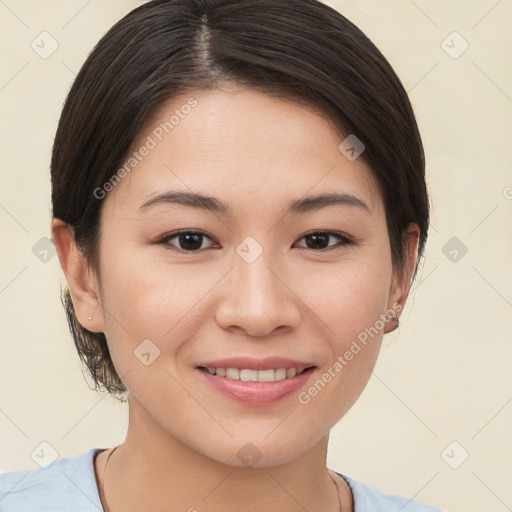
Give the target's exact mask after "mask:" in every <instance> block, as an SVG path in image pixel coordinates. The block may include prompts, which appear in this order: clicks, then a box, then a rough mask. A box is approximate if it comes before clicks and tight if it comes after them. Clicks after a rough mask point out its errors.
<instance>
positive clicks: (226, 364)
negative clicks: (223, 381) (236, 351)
mask: <svg viewBox="0 0 512 512" xmlns="http://www.w3.org/2000/svg"><path fill="white" fill-rule="evenodd" d="M198 366H202V367H204V368H238V369H239V370H243V369H250V370H271V369H274V368H275V369H278V368H287V369H288V368H295V369H296V370H297V371H300V370H303V369H304V368H308V367H309V366H315V365H314V364H313V363H310V362H304V361H297V360H294V359H289V358H287V357H266V358H265V359H254V358H252V357H229V358H227V359H215V360H214V361H205V362H202V363H200V364H198Z"/></svg>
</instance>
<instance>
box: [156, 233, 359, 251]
mask: <svg viewBox="0 0 512 512" xmlns="http://www.w3.org/2000/svg"><path fill="white" fill-rule="evenodd" d="M180 235H199V236H202V237H204V238H207V239H209V240H211V241H212V242H213V241H214V240H213V238H212V237H211V236H209V235H207V234H206V233H204V232H203V231H194V230H183V231H175V232H174V233H169V234H167V235H164V236H163V237H162V238H160V239H159V240H157V241H156V242H155V244H161V245H167V246H168V247H169V248H170V249H172V250H176V251H178V252H183V253H189V254H198V253H200V252H203V251H206V250H209V249H212V248H211V247H208V248H207V249H196V250H193V251H187V250H186V249H180V248H179V247H176V246H173V245H172V244H170V243H169V242H170V240H172V239H174V238H177V237H179V236H180ZM312 235H327V236H328V237H331V236H332V237H336V238H338V239H339V240H340V241H341V244H336V245H334V246H331V247H327V248H323V249H313V248H310V247H301V249H305V250H308V251H314V252H326V251H329V250H332V249H334V248H336V247H342V246H346V245H351V244H353V243H355V241H354V240H352V239H350V238H349V237H348V236H346V235H344V234H343V233H339V232H338V231H310V232H309V233H306V234H304V235H302V236H301V237H300V238H299V240H302V239H303V238H306V237H308V236H312ZM201 245H202V244H201Z"/></svg>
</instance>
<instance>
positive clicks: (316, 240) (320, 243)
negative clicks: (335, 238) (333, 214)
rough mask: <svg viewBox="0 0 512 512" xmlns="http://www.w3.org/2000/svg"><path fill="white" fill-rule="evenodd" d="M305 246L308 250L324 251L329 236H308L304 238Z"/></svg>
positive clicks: (323, 234) (322, 234)
mask: <svg viewBox="0 0 512 512" xmlns="http://www.w3.org/2000/svg"><path fill="white" fill-rule="evenodd" d="M310 241H311V243H310ZM306 245H307V246H308V249H324V248H325V247H327V246H328V245H329V235H327V234H325V233H321V234H318V235H308V237H307V238H306Z"/></svg>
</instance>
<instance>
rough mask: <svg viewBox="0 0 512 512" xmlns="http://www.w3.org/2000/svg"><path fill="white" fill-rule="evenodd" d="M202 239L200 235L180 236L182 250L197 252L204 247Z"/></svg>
mask: <svg viewBox="0 0 512 512" xmlns="http://www.w3.org/2000/svg"><path fill="white" fill-rule="evenodd" d="M201 237H202V235H198V234H187V235H180V245H181V248H182V249H185V250H188V251H197V250H198V249H200V248H201V245H202V241H201Z"/></svg>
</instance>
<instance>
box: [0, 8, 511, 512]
mask: <svg viewBox="0 0 512 512" xmlns="http://www.w3.org/2000/svg"><path fill="white" fill-rule="evenodd" d="M141 3H143V2H140V1H139V2H137V1H134V0H130V1H127V0H108V1H100V0H90V1H86V0H65V1H64V0H60V1H56V0H53V1H51V2H49V1H46V2H40V1H36V0H0V43H1V45H2V46H1V48H2V51H1V55H2V57H1V59H2V61H1V63H2V65H1V67H0V108H1V112H2V115H1V124H0V140H1V143H2V151H1V153H0V154H1V166H0V180H1V182H0V183H1V186H0V240H1V246H0V247H1V251H0V269H1V273H0V315H1V327H2V341H1V357H0V393H1V394H0V470H2V471H6V470H14V469H34V468H36V467H38V466H37V464H36V462H35V461H34V460H33V459H32V458H31V454H32V453H33V452H34V450H35V449H36V448H37V447H38V446H39V445H40V444H41V443H42V442H47V443H49V444H50V445H51V446H52V447H53V448H54V449H55V450H56V452H57V454H58V457H67V456H75V455H79V454H81V453H83V452H84V451H86V450H87V449H89V448H92V447H109V446H113V445H115V444H118V443H121V442H122V441H123V440H124V434H125V431H126V426H127V406H126V405H122V404H119V403H118V402H116V401H114V400H113V399H111V398H109V397H108V396H106V395H99V394H96V393H95V392H93V391H91V390H90V389H89V388H88V385H87V383H86V381H85V380H84V377H83V375H82V372H81V369H80V365H79V361H78V356H77V355H76V353H75V349H74V345H73V342H72V339H71V337H70V334H69V333H68V330H67V324H66V320H65V317H64V313H63V310H62V308H61V305H60V302H59V287H60V285H61V283H64V281H63V277H62V274H61V271H60V267H59V264H58V260H57V257H56V256H53V255H52V253H51V252H50V253H48V254H47V256H46V258H47V261H46V262H43V261H41V260H40V258H43V259H44V257H45V254H44V252H43V251H44V240H43V242H39V241H40V239H41V238H43V237H48V236H49V223H50V181H49V161H50V151H51V145H52V141H53V136H54V134H55V129H56V125H57V121H58V117H59V115H60V110H61V107H62V103H63V100H64V98H65V95H66V92H67V90H68V88H69V86H70V85H71V82H72V80H73V78H74V76H75V74H76V72H77V71H78V70H79V68H80V66H81V64H82V63H83V61H84V59H85V57H86V55H87V53H88V52H89V51H90V50H91V48H92V47H93V45H94V44H95V43H96V42H97V41H98V39H99V38H100V37H101V35H102V34H103V33H104V32H105V31H106V30H107V29H108V28H109V27H110V26H111V25H112V24H113V23H114V22H115V21H117V20H118V19H119V18H120V17H121V16H122V15H124V14H125V13H127V12H128V11H129V10H130V9H132V8H134V7H136V6H137V5H140V4H141ZM328 3H329V4H330V5H332V6H333V7H335V8H336V9H338V10H340V11H341V12H342V13H343V14H344V15H345V16H347V17H348V18H349V19H351V20H352V21H353V22H355V23H356V25H358V26H359V27H360V28H361V29H362V30H363V31H364V32H365V33H366V34H367V35H368V36H369V37H370V38H371V39H372V40H373V41H374V42H375V43H376V45H377V46H378V47H379V48H380V49H381V50H382V52H383V53H384V55H385V56H386V57H387V58H388V59H389V60H390V62H391V64H392V65H393V66H394V68H395V70H396V71H397V73H398V75H399V76H400V78H401V80H402V82H403V83H404V86H405V88H406V89H407V90H408V91H409V93H410V98H411V101H412V103H413V106H414V109H415V111H416V114H417V118H418V123H419V125H420V130H421V131H422V134H423V138H424V144H425V149H426V153H427V172H428V182H429V188H430V192H431V195H432V202H433V215H432V222H433V225H432V228H431V233H430V240H429V242H428V245H427V257H426V260H425V264H424V266H423V268H422V270H421V272H420V274H419V276H418V280H417V282H416V286H415V287H414V292H413V296H412V297H411V300H410V301H409V304H408V307H407V309H406V311H405V312H404V315H403V316H402V326H401V327H400V330H399V332H398V333H393V334H391V335H388V337H387V339H386V340H385V344H384V348H383V351H382V353H381V357H380V359H379V362H378V364H377V367H376V369H375V374H374V376H373V377H372V379H371V381H370V383H369V384H368V387H367V388H366V390H365V392H364V393H363V395H362V397H361V398H360V400H359V401H358V403H357V404H356V405H355V406H354V407H353V409H352V410H351V411H350V412H349V413H348V414H347V416H346V417H345V418H343V419H342V420H341V421H340V422H339V423H338V424H337V425H336V427H335V428H334V429H333V431H332V434H331V443H330V448H329V457H328V465H329V466H330V467H331V468H332V469H335V470H338V471H342V472H344V473H345V474H347V475H350V476H352V477H354V478H357V479H359V480H362V481H363V482H366V483H368V484H370V485H373V486H375V487H377V488H379V489H381V490H384V491H386V492H389V493H394V494H400V495H405V496H408V497H415V498H416V499H418V500H420V501H424V502H427V503H431V504H433V505H437V506H439V507H441V508H444V509H446V510H449V511H452V512H454V511H460V512H462V511H464V512H477V511H478V512H480V511H481V510H485V511H486V512H502V511H506V510H510V509H511V508H512V486H511V485H510V483H511V481H512V442H510V437H511V435H512V429H511V426H512V343H511V340H510V338H511V336H510V330H511V328H512V271H511V264H510V262H511V256H512V222H511V217H512V173H511V168H512V166H511V164H512V156H511V154H512V153H511V152H510V145H511V144H510V140H511V134H512V66H511V62H510V54H511V50H512V32H511V31H510V23H511V21H512V1H511V0H501V1H496V0H472V1H462V0H450V1H430V0H415V1H414V2H413V1H412V0H410V1H409V0H378V1H377V0H374V1H367V0H364V1H362V0H357V1H346V2H345V1H331V2H328ZM43 31H47V32H48V33H49V34H51V36H52V37H53V38H54V39H55V40H56V41H57V42H58V45H59V46H58V48H57V50H56V51H55V52H54V53H53V54H52V55H51V56H49V57H48V58H46V59H43V58H41V57H40V56H39V55H38V54H37V53H36V52H35V51H34V50H33V49H32V48H31V43H32V41H33V40H35V39H36V38H37V37H38V36H39V34H40V33H41V32H43ZM453 31H457V32H458V33H459V34H460V36H457V35H453V34H452V32H453ZM451 34H452V35H451ZM447 38H448V39H447ZM445 40H446V41H445ZM443 41H445V43H443ZM464 41H466V42H467V44H469V47H468V49H467V50H466V51H465V52H464V53H462V54H461V55H460V56H458V58H453V57H455V56H456V55H457V54H458V53H459V52H460V51H461V50H462V49H463V48H464ZM46 48H49V46H46ZM449 53H451V56H450V55H449ZM453 237H456V238H457V240H455V241H452V242H451V244H455V245H453V246H452V245H448V246H446V244H447V243H448V242H449V241H450V240H451V239H452V238H453ZM37 243H40V244H43V245H37V246H36V244H37ZM461 244H464V246H466V247H467V250H468V251H467V253H466V254H463V253H462V251H461V247H462V245H461ZM34 246H36V250H34V251H35V252H36V253H37V254H38V256H39V257H36V254H34V252H33V247H34ZM443 248H444V249H443ZM454 250H455V251H457V252H456V253H454V252H453V251H454ZM443 251H444V252H443ZM445 253H446V254H447V255H445ZM455 257H456V258H457V259H456V261H452V259H453V258H455ZM454 441H455V442H457V443H458V444H456V445H454V444H452V443H453V442H454ZM447 447H448V448H447ZM466 452H467V454H469V457H468V458H467V460H466V461H464V462H463V463H462V464H461V462H462V461H463V459H464V457H465V455H466ZM448 463H450V464H451V465H452V466H458V465H459V464H461V465H460V466H459V467H458V469H453V468H452V467H450V465H449V464H448Z"/></svg>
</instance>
